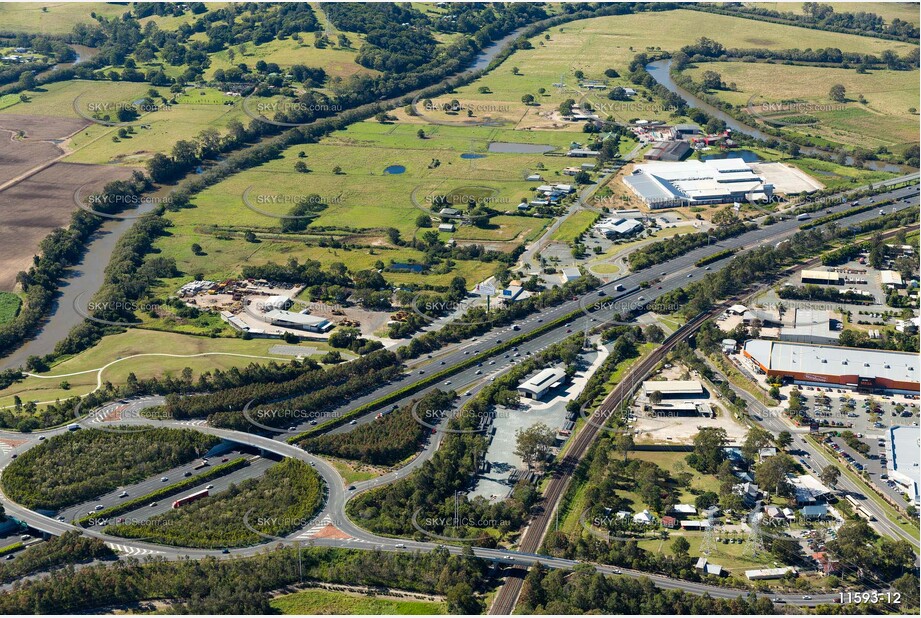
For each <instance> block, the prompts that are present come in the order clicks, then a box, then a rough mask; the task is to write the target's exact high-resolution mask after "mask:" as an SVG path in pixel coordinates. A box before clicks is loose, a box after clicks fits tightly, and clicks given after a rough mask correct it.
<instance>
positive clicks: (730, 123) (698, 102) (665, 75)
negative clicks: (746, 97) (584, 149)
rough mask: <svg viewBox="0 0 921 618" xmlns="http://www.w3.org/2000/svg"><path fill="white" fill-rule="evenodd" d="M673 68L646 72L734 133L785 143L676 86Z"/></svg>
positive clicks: (881, 167)
mask: <svg viewBox="0 0 921 618" xmlns="http://www.w3.org/2000/svg"><path fill="white" fill-rule="evenodd" d="M671 66H672V61H671V60H670V59H668V60H656V61H655V62H651V63H649V64H647V65H646V71H647V72H648V73H649V74H650V75H652V77H653V78H654V79H655V80H656V81H657V82H659V83H660V84H662V85H663V86H665V87H666V88H668V89H669V90H671V91H672V92H674V93H675V94H677V95H679V96H680V97H681V98H682V99H684V100H685V101H686V102H687V104H688V105H690V106H691V107H696V108H697V109H701V110H703V111H705V112H707V114H709V115H710V116H713V117H714V118H719V119H720V120H722V121H723V122H725V123H726V126H727V127H729V128H730V129H732V130H733V131H738V132H740V133H747V134H748V135H751V136H752V137H755V138H758V139H761V140H770V139H775V140H780V141H783V140H782V139H781V138H778V137H776V136H774V135H769V134H767V133H765V132H764V131H761V130H759V129H757V128H755V127H752V126H749V125H747V124H743V123H741V122H739V121H738V120H736V119H735V118H733V117H732V116H730V115H729V114H727V113H726V112H724V111H723V110H721V109H718V108H716V107H714V106H712V105H710V104H709V103H707V102H706V101H704V100H702V99H700V98H699V97H697V96H695V95H694V94H693V93H691V92H688V91H687V90H685V89H684V88H682V87H681V86H679V85H678V84H676V83H675V80H673V79H672V76H671V73H670V71H671ZM800 152H802V153H803V154H805V155H808V156H817V155H822V156H823V157H824V156H828V153H827V152H825V151H822V150H819V149H818V148H811V147H809V146H800ZM846 163H847V165H854V159H853V158H852V157H848V158H847V160H846ZM864 165H865V167H867V168H868V169H872V170H875V171H883V172H894V173H896V174H906V173H910V172H914V171H917V170H915V169H913V168H910V167H906V166H900V165H895V164H893V163H886V162H884V161H867V162H866V163H865V164H864Z"/></svg>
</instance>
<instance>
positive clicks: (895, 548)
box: [828, 518, 918, 603]
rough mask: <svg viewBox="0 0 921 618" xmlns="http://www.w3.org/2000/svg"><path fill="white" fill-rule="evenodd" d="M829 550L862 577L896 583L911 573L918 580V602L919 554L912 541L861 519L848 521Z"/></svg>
mask: <svg viewBox="0 0 921 618" xmlns="http://www.w3.org/2000/svg"><path fill="white" fill-rule="evenodd" d="M828 549H829V550H830V551H831V552H832V554H833V555H834V556H836V557H837V558H838V559H839V560H840V561H841V563H842V565H846V566H847V568H848V570H849V571H850V570H853V571H854V572H856V574H857V575H858V577H860V576H870V577H872V576H876V577H878V578H880V579H882V580H884V581H886V582H892V581H893V580H896V579H899V578H901V577H903V576H906V575H907V576H908V577H909V578H911V580H913V582H914V588H915V596H914V598H915V603H917V589H918V576H917V572H916V571H915V568H914V564H915V554H914V551H913V550H912V546H911V544H910V543H909V542H908V541H905V540H895V539H890V538H889V537H886V536H880V535H879V534H877V533H876V532H875V531H874V530H873V528H871V527H870V524H868V523H867V522H866V521H865V520H863V519H860V518H857V519H853V520H849V521H846V522H844V525H842V526H841V527H840V528H839V529H838V534H837V536H836V537H835V539H834V540H831V541H829V542H828Z"/></svg>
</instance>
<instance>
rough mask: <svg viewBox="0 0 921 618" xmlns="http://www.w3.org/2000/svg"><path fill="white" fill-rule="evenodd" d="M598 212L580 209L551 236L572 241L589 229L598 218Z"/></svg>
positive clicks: (556, 239) (558, 239)
mask: <svg viewBox="0 0 921 618" xmlns="http://www.w3.org/2000/svg"><path fill="white" fill-rule="evenodd" d="M598 216H599V215H598V213H597V212H592V211H590V210H580V211H578V212H576V213H573V215H572V216H571V217H569V218H568V219H566V221H564V222H563V223H562V225H560V227H558V228H557V230H556V231H555V232H554V233H553V235H552V236H551V237H550V238H551V239H553V240H555V241H557V242H564V243H571V242H573V241H575V240H576V238H578V237H579V236H581V235H582V234H583V233H585V231H587V230H588V229H589V228H590V227H592V225H594V223H595V221H597V220H598Z"/></svg>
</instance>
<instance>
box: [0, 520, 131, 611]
mask: <svg viewBox="0 0 921 618" xmlns="http://www.w3.org/2000/svg"><path fill="white" fill-rule="evenodd" d="M114 558H115V552H113V551H112V550H111V549H109V547H108V546H107V545H106V544H105V543H103V542H102V541H101V540H100V539H94V538H90V537H86V536H82V535H81V534H80V533H79V532H75V531H74V532H65V533H64V534H62V535H61V536H55V537H51V538H49V539H48V540H47V541H45V542H44V543H38V544H36V545H33V546H31V547H28V548H26V549H25V550H23V551H22V552H20V553H19V555H17V556H16V559H15V560H10V561H7V560H4V561H2V562H0V582H2V583H4V584H7V583H9V582H12V581H14V580H17V579H20V578H22V577H26V576H27V575H32V574H33V573H39V572H41V571H46V570H49V569H52V568H55V567H59V566H61V565H64V564H78V563H80V562H84V561H91V560H111V559H114ZM0 603H2V601H0Z"/></svg>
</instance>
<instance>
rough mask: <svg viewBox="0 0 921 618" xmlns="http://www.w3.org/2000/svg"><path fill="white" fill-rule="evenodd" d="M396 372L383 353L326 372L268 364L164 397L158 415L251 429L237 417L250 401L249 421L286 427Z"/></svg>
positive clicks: (314, 367)
mask: <svg viewBox="0 0 921 618" xmlns="http://www.w3.org/2000/svg"><path fill="white" fill-rule="evenodd" d="M399 369H400V368H399V361H398V359H397V358H396V355H394V354H393V353H392V352H389V351H385V350H381V351H378V352H375V353H373V354H369V355H367V356H362V357H361V358H358V359H356V360H354V361H353V362H351V363H344V364H341V365H334V366H332V367H327V368H320V366H319V365H317V364H316V363H314V362H310V363H306V364H302V365H299V366H290V367H282V368H280V367H278V366H277V365H271V366H270V368H269V369H268V370H267V371H264V372H261V371H258V370H257V369H256V368H253V370H252V371H250V372H247V374H246V375H245V376H239V375H238V374H234V378H235V379H233V380H231V381H229V382H227V383H226V386H222V385H220V384H216V383H214V382H212V384H213V385H214V386H213V387H212V388H211V389H210V390H209V392H207V393H204V394H195V395H189V396H186V397H180V396H177V395H174V394H173V395H169V396H168V397H167V399H166V404H165V406H164V412H165V413H166V414H167V415H169V416H170V417H172V418H176V419H188V418H203V417H205V416H209V415H214V416H211V417H210V420H211V422H214V423H217V422H218V421H220V422H221V423H222V424H224V425H225V426H232V427H235V428H239V429H242V430H244V431H255V428H254V427H253V426H252V425H250V424H249V423H248V422H247V421H246V419H245V418H244V417H243V415H242V413H241V411H242V409H243V407H244V406H245V405H246V404H247V403H250V402H251V408H250V410H249V413H250V415H251V416H252V418H255V419H258V420H259V422H261V423H262V424H264V425H268V426H271V427H282V426H287V424H290V422H291V421H292V420H294V419H295V417H296V413H300V414H304V413H307V412H319V411H321V410H328V409H330V407H331V406H335V405H340V404H344V403H346V402H347V401H348V400H349V399H351V398H353V397H355V396H357V394H358V393H360V392H364V391H365V390H367V389H368V388H373V384H383V383H385V382H386V381H387V380H389V379H392V378H393V377H394V376H395V375H396V374H397V373H399ZM232 371H233V370H231V372H232ZM379 380H381V381H379ZM334 396H335V397H342V398H343V399H336V398H334ZM269 402H273V403H272V404H269Z"/></svg>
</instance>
